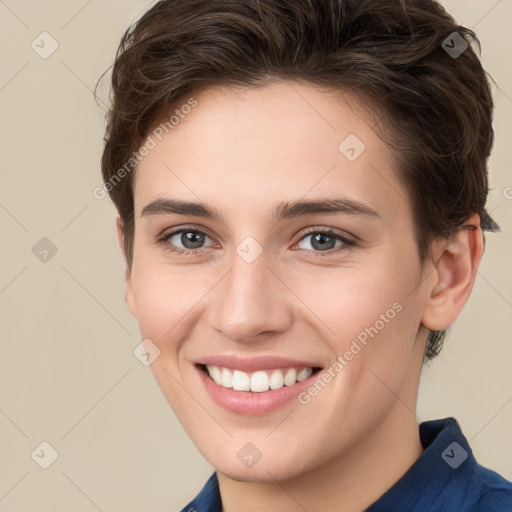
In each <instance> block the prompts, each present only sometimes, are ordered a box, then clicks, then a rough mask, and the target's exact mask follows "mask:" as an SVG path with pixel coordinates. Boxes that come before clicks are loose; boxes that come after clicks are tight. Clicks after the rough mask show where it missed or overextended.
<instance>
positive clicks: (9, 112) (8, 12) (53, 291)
mask: <svg viewBox="0 0 512 512" xmlns="http://www.w3.org/2000/svg"><path fill="white" fill-rule="evenodd" d="M443 3H444V5H446V7H447V8H448V10H449V11H451V12H453V14H454V15H455V16H456V17H457V18H458V20H459V21H460V22H461V23H464V24H465V25H467V26H469V27H472V28H474V29H475V30H476V32H477V34H478V35H479V37H480V38H481V41H482V46H483V60H484V64H485V66H486V67H487V69H488V70H489V72H490V73H491V74H492V75H493V77H494V78H495V80H496V82H497V85H498V87H499V88H497V87H495V88H494V93H495V100H496V115H495V128H496V134H497V140H496V144H495V148H494V151H493V155H492V159H491V162H490V169H491V185H492V192H491V195H490V199H489V205H490V208H489V210H490V211H491V212H493V214H494V217H495V218H496V220H497V221H498V222H499V223H500V224H501V226H502V228H503V232H502V233H501V234H495V235H492V234H491V235H488V237H487V253H486V256H485V258H484V261H483V264H482V266H481V269H480V272H479V276H478V279H477V282H476V286H475V290H474V293H473V296H472V298H471V299H470V302H469V304H468V305H467V307H466V309H465V311H464V313H463V314H462V316H461V317H460V319H459V321H458V322H457V324H456V326H455V327H454V328H453V331H452V335H451V338H450V340H449V342H448V344H447V346H446V347H445V349H444V351H443V353H442V356H441V357H440V358H439V359H438V360H437V361H436V362H434V363H433V365H432V366H431V368H428V369H426V370H425V372H424V375H423V383H422V388H421V397H420V404H419V411H418V417H419V418H420V419H421V420H425V419H434V418H440V417H445V416H455V417H456V418H457V419H458V420H459V421H460V423H461V425H462V427H463V431H464V433H465V434H466V436H467V437H468V439H469V440H470V443H471V445H472V446H473V450H474V452H475V453H476V456H477V458H478V459H479V460H480V462H481V463H483V464H484V465H487V466H489V467H492V468H494V469H495V470H497V471H498V472H500V473H502V474H503V475H504V476H506V477H507V478H508V479H512V442H511V440H510V432H511V431H512V372H511V363H510V362H511V361H512V343H511V342H510V339H511V336H510V332H511V329H512V321H511V319H512V273H511V272H510V261H511V255H512V188H510V187H512V174H511V167H510V166H511V161H512V159H511V151H512V149H511V141H512V129H511V123H510V121H511V119H512V73H511V60H510V55H511V54H512V38H511V34H510V20H511V19H512V1H510V0H501V1H496V0H449V1H448V0H447V1H445V2H443ZM148 5H149V2H147V1H143V0H130V1H126V0H115V1H112V0H111V1H100V0H92V1H91V0H90V1H86V0H73V1H63V0H62V1H45V2H42V1H36V0H31V1H28V0H25V1H23V0H17V1H16V0H0V20H1V21H0V24H1V26H0V28H1V34H2V35H1V43H2V44H1V45H0V52H1V70H0V108H1V120H2V122H1V148H0V151H1V153H0V154H1V161H2V167H1V172H2V187H1V191H0V225H1V230H2V231H1V240H2V247H3V251H2V265H1V266H0V306H1V311H2V313H1V314H2V351H1V357H0V361H1V373H0V383H1V399H0V408H1V410H0V429H1V430H0V432H1V439H2V446H1V449H2V453H1V460H2V464H1V470H0V510H1V511H9V512H14V511H20V512H27V511H53V512H59V511H69V510H73V511H76V512H82V511H83V512H89V511H95V510H102V511H124V512H130V511H142V510H144V511H145V512H151V511H164V510H167V511H175V510H178V509H180V508H181V507H182V506H184V505H185V504H186V503H187V502H188V501H189V500H190V499H192V497H193V496H194V495H195V494H196V493H197V492H198V491H199V489H200V487H201V486H202V485H203V483H204V482H205V480H206V478H207V477H208V476H209V474H210V473H211V471H212V468H211V466H210V465H209V464H208V463H207V462H206V461H204V460H203V458H202V457H201V456H200V454H199V453H198V452H197V451H196V449H195V447H194V446H193V445H192V443H191V442H190V441H189V439H188V438H187V436H186V434H185V433H184V431H183V430H182V428H181V426H180V425H179V424H178V423H177V421H176V419H175V418H174V416H173V414H172V411H171V410H170V408H169V407H168V405H167V402H166V401H165V399H164V398H163V395H162V394H161V392H160V390H159V388H158V387H157V385H156V383H155V381H154V379H153V377H152V375H151V372H150V370H149V368H146V367H144V366H143V365H142V364H141V363H140V362H139V361H138V360H137V359H136V358H135V357H134V355H133V352H132V351H133V349H134V348H135V346H136V345H137V344H138V343H139V342H140V338H139V333H138V328H137V324H136V322H135V321H134V320H133V319H132V318H131V317H130V315H129V313H128V311H127V309H126V307H125V304H124V299H123V283H122V270H121V265H120V264H121V257H120V253H119V251H118V249H117V246H116V242H115V237H114V223H113V219H114V210H113V207H112V205H111V204H110V202H109V201H108V200H103V201H99V200H96V199H95V198H94V197H93V195H92V190H93V188H94V187H96V186H98V185H99V184H100V183H101V179H100V172H99V160H100V155H101V150H102V144H103V142H102V137H103V127H104V123H103V116H104V109H103V107H102V106H101V105H100V106H99V107H98V106H97V105H96V104H95V103H94V101H93V98H92V93H91V90H92V89H93V87H94V85H95V83H96V81H97V79H98V78H99V76H100V75H101V73H102V72H103V71H104V70H105V69H106V68H107V67H108V66H109V65H110V64H111V62H112V60H113V57H114V53H115V50H116V49H117V45H118V42H119V39H120V36H121V34H122V32H123V31H124V29H125V28H126V27H127V26H128V24H129V23H130V22H132V21H133V20H135V19H136V18H137V17H138V16H139V14H140V13H141V12H143V11H144V10H145V9H146V8H147V6H148ZM43 31H47V32H49V33H50V34H51V36H52V37H53V38H54V39H55V40H56V41H57V42H58V45H59V47H58V49H57V51H56V52H55V53H54V54H53V55H51V56H50V57H49V58H47V59H42V58H41V57H39V55H38V54H37V53H36V52H35V51H34V50H33V49H32V48H31V42H32V41H33V40H34V39H36V37H37V36H38V35H39V34H40V33H41V32H43ZM46 48H48V46H46ZM105 92H106V91H105ZM103 97H104V98H106V94H104V95H103ZM507 187H509V188H507ZM507 197H508V199H507ZM42 237H48V238H49V239H50V240H51V241H52V242H53V244H55V246H56V248H57V251H58V252H57V253H56V254H55V255H54V256H53V257H51V258H50V255H51V254H49V256H48V261H47V262H46V263H44V262H42V261H40V260H39V259H38V258H37V257H36V256H35V255H34V254H33V252H32V247H33V246H34V245H35V244H36V243H37V242H38V241H39V240H40V239H41V238H42ZM42 441H46V442H48V443H50V444H51V445H52V446H53V447H54V448H55V449H56V450H57V452H58V454H59V456H58V458H57V460H56V461H55V462H54V463H53V464H52V465H51V466H50V467H49V468H48V469H46V470H45V469H42V468H40V467H39V466H38V465H37V464H36V462H34V460H33V459H32V458H31V453H32V452H33V451H34V450H35V449H36V448H37V447H38V446H39V445H40V443H41V442H42ZM36 453H41V452H40V448H39V451H37V450H36ZM48 454H49V452H48V451H46V455H45V457H46V456H48ZM35 458H37V456H35ZM41 459H42V458H41V457H40V460H41Z"/></svg>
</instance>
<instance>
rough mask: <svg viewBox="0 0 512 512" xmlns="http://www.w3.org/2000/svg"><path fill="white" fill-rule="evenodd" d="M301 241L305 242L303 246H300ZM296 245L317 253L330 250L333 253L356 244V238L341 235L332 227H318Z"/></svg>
mask: <svg viewBox="0 0 512 512" xmlns="http://www.w3.org/2000/svg"><path fill="white" fill-rule="evenodd" d="M308 239H309V241H308ZM301 243H303V246H302V247H300V244H301ZM296 245H297V246H298V247H299V249H304V250H306V251H310V252H315V253H321V252H328V253H329V254H331V253H333V252H335V253H337V252H339V251H342V250H346V249H347V248H349V247H352V246H354V245H356V242H355V240H352V239H351V238H348V237H346V236H344V235H341V234H340V233H338V232H336V231H333V230H331V229H323V230H318V229H317V230H316V231H309V232H308V233H307V234H306V235H305V236H303V237H302V238H301V239H300V240H299V242H297V244H296ZM333 249H337V250H333Z"/></svg>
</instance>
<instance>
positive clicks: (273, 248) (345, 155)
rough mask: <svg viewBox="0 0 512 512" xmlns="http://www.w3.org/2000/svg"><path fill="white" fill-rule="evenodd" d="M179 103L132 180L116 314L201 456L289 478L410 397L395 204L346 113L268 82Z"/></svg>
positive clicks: (409, 251) (403, 212)
mask: <svg viewBox="0 0 512 512" xmlns="http://www.w3.org/2000/svg"><path fill="white" fill-rule="evenodd" d="M195 99H196V100H197V105H195V106H194V108H193V109H186V111H187V112H188V111H189V110H190V112H189V113H188V114H187V115H186V116H183V118H182V119H181V120H180V122H179V123H178V124H177V125H175V126H174V128H173V129H172V131H169V133H165V131H164V133H163V134H161V133H160V132H158V133H159V138H161V139H162V140H161V141H159V140H158V139H157V138H155V141H156V142H157V143H156V145H155V147H154V148H153V149H151V150H150V151H149V153H148V155H147V156H146V157H145V158H144V160H143V161H142V162H141V163H140V165H139V166H138V168H137V169H136V174H135V179H134V200H135V238H134V252H133V266H132V269H131V273H129V274H128V275H127V283H126V284H127V288H126V297H127V303H128V306H129V308H130V310H131V312H132V313H133V315H134V316H136V318H137V319H138V322H139V325H140V330H141V334H142V337H143V338H144V339H146V340H150V341H146V342H145V343H146V344H148V347H149V346H151V347H155V346H156V347H157V348H158V350H159V351H160V353H159V354H160V355H159V356H158V357H157V358H156V359H155V360H154V362H153V363H152V365H151V368H152V370H153V373H154V375H155V377H156V379H157V382H158V384H159V385H160V387H161V389H162V391H163V393H164V395H165V397H166V398H167V400H168V402H169V404H170V405H171V406H172V408H173V410H174V411H175V413H176V415H177V417H178V419H179V420H180V422H181V423H182V425H183V427H184V428H185V430H186V431H187V432H188V434H189V435H190V437H191V439H192V440H193V442H194V443H195V444H196V446H197V447H198V449H199V450H200V451H201V452H202V454H203V455H204V456H205V458H206V459H207V460H208V461H209V462H210V463H211V464H212V465H213V466H214V467H215V468H216V469H217V470H219V471H221V472H222V473H224V474H229V475H230V477H231V478H234V479H238V480H251V481H258V480H259V481H267V480H269V479H270V478H275V479H287V478H292V477H294V476H297V475H300V474H303V473H305V472H307V471H310V470H314V469H315V468H318V467H320V466H322V465H325V464H328V463H329V461H330V460H333V459H334V458H340V457H343V456H344V455H346V454H348V453H349V452H350V450H353V449H354V447H355V446H357V445H358V444H360V443H363V442H365V439H369V438H371V436H372V435H374V434H375V433H376V432H377V431H378V429H379V425H382V424H383V423H385V421H386V419H387V418H390V417H391V416H392V415H393V414H394V412H393V411H395V410H396V407H397V403H398V400H399V398H398V397H401V398H402V399H409V398H411V399H413V397H414V396H415V393H416V391H417V385H418V382H417V379H418V374H419V368H420V367H421V361H418V354H419V356H420V358H421V355H422V350H423V348H422V347H421V350H419V349H418V344H419V343H420V342H419V341H418V340H419V339H420V338H421V337H422V336H421V335H422V334H425V337H426V332H423V331H422V329H424V328H420V324H421V315H422V309H423V304H424V300H425V289H424V287H423V286H422V284H421V281H422V270H421V266H420V261H419V256H418V249H417V246H416V244H415V241H414V236H413V224H412V217H411V210H410V205H409V204H408V201H407V192H406V191H405V190H404V189H403V188H402V186H401V185H400V182H399V180H398V178H397V176H396V174H395V170H394V169H395V166H394V163H393V161H392V157H391V153H390V150H389V148H388V147H387V146H386V145H385V143H384V142H383V141H382V140H381V139H380V138H379V137H378V136H377V135H376V133H374V132H373V131H372V129H371V123H370V121H369V119H368V116H366V115H365V111H364V109H363V105H361V104H360V103H359V102H358V100H357V98H354V97H349V96H347V95H344V94H341V93H337V95H335V94H334V93H328V92H325V91H321V90H319V89H315V88H313V87H312V86H308V85H306V84H298V83H293V84H292V83H273V84H271V85H267V86H265V87H263V88H260V89H242V88H216V89H208V90H206V91H204V92H202V93H201V94H199V95H197V96H196V97H195ZM347 137H348V138H347ZM189 203H194V204H196V203H197V204H198V205H202V207H199V206H195V207H194V206H192V205H191V204H189ZM315 203H318V204H316V205H315ZM418 333H420V334H418ZM425 337H423V343H424V340H425ZM151 349H153V348H151ZM411 368H413V370H411ZM233 388H235V389H233ZM390 390H392V391H390ZM404 397H405V398H404ZM402 409H403V407H402ZM408 414H411V413H410V412H408ZM276 454H278V456H276ZM258 459H259V460H258ZM269 475H272V477H270V476H269Z"/></svg>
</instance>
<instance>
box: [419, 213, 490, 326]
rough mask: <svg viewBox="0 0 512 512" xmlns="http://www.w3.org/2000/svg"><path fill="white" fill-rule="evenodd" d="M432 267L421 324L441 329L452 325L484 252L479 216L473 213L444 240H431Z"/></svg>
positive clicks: (460, 309) (470, 286)
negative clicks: (432, 244)
mask: <svg viewBox="0 0 512 512" xmlns="http://www.w3.org/2000/svg"><path fill="white" fill-rule="evenodd" d="M432 253H433V255H434V270H433V272H432V276H431V278H429V279H428V283H429V284H428V293H429V296H428V297H427V301H426V305H425V308H424V310H423V316H422V323H423V325H424V326H425V327H427V328H428V329H431V330H435V331H440V330H443V329H446V328H447V327H449V326H450V325H452V324H453V323H454V322H455V320H456V319H457V317H458V316H459V314H460V312H461V311H462V309H463V307H464V305H465V304H466V302H467V300H468V299H469V296H470V294H471V290H472V289H473V285H474V283H475V278H476V273H477V270H478V266H479V265H480V261H481V260H482V256H483V253H484V238H483V233H482V229H481V227H480V217H479V216H478V215H477V214H474V215H473V216H471V218H469V219H468V220H467V221H466V222H465V223H464V225H463V226H461V227H460V228H459V229H457V231H456V232H454V233H452V235H450V236H449V237H448V238H447V239H444V238H443V239H442V240H440V241H436V242H435V243H434V247H433V251H432Z"/></svg>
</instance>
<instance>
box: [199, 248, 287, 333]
mask: <svg viewBox="0 0 512 512" xmlns="http://www.w3.org/2000/svg"><path fill="white" fill-rule="evenodd" d="M232 262H233V264H232V267H231V270H229V272H228V273H227V275H226V276H225V277H224V279H222V280H221V282H220V283H219V284H218V285H217V286H216V287H215V288H216V293H215V294H214V296H213V297H212V302H211V303H210V308H209V309H210V313H209V323H210V326H211V327H212V328H213V329H215V330H216V331H218V332H221V333H222V334H223V335H224V336H226V337H227V338H228V339H230V340H233V341H238V342H255V341H257V340H258V339H268V336H272V335H275V334H278V333H281V332H284V331H286V330H287V329H288V328H289V327H290V325H291V323H292V320H293V308H292V302H291V299H292V297H293V294H292V293H291V292H290V291H289V290H288V288H287V287H286V285H285V284H284V283H283V281H282V280H281V279H280V278H279V276H278V275H277V273H276V272H275V271H273V270H271V269H270V268H269V267H268V262H267V259H266V257H265V256H264V254H261V255H260V256H259V257H258V258H257V259H256V260H255V261H253V262H252V263H247V262H246V261H244V259H242V258H241V257H239V255H238V254H234V257H233V260H232Z"/></svg>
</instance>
